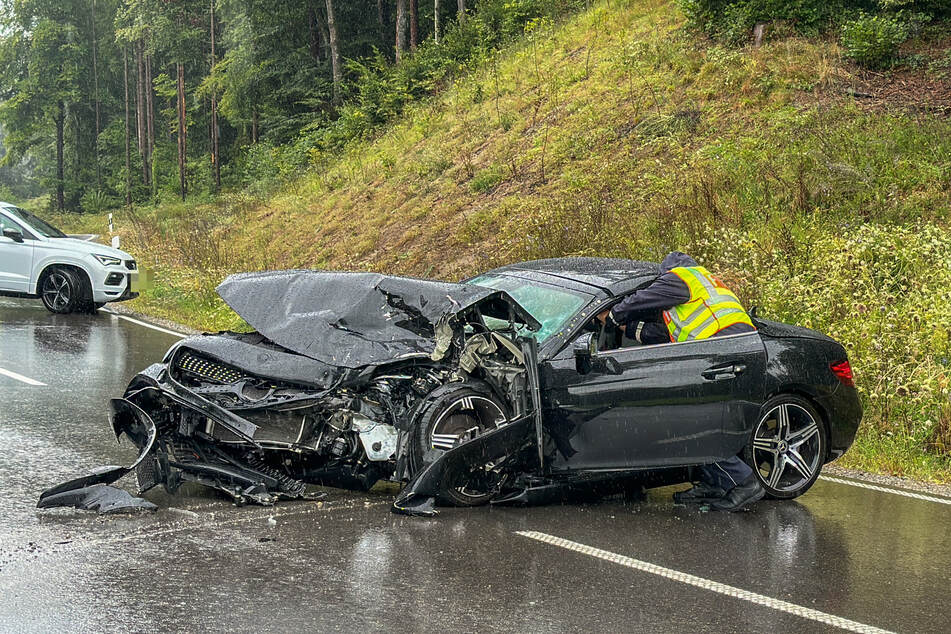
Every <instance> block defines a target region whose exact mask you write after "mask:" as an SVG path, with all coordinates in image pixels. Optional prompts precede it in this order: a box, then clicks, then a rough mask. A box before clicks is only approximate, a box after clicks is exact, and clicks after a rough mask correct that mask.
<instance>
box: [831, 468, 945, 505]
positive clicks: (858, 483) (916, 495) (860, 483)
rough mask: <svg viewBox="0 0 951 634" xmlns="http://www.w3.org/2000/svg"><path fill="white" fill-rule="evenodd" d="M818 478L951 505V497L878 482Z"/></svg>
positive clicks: (832, 477)
mask: <svg viewBox="0 0 951 634" xmlns="http://www.w3.org/2000/svg"><path fill="white" fill-rule="evenodd" d="M819 479H820V480H825V481H826V482H835V483H836V484H847V485H848V486H853V487H859V488H860V489H869V490H871V491H880V492H882V493H894V494H895V495H901V496H904V497H907V498H913V499H915V500H924V501H926V502H937V503H938V504H948V505H951V498H942V497H937V496H934V495H925V494H924V493H913V492H912V491H905V490H904V489H893V488H891V487H884V486H881V485H878V484H869V483H868V482H864V481H859V480H846V479H845V478H838V477H835V476H827V475H820V476H819Z"/></svg>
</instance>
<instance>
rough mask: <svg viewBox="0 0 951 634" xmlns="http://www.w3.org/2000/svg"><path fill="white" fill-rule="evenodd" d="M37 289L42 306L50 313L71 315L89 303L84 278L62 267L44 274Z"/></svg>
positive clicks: (87, 283) (89, 299)
mask: <svg viewBox="0 0 951 634" xmlns="http://www.w3.org/2000/svg"><path fill="white" fill-rule="evenodd" d="M39 289H40V290H39V292H40V298H41V299H42V300H43V305H44V306H46V310H48V311H50V312H51V313H57V314H65V313H71V312H74V311H76V310H82V309H83V308H85V307H86V306H87V305H89V304H90V303H91V297H90V296H91V292H90V289H89V282H88V280H87V279H86V276H85V275H84V274H83V273H80V272H77V271H76V270H75V269H71V268H67V267H64V266H57V267H53V268H51V269H49V270H48V271H47V272H46V273H44V274H43V278H42V279H41V280H40V283H39Z"/></svg>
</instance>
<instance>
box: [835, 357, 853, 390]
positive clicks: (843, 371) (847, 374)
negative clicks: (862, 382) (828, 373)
mask: <svg viewBox="0 0 951 634" xmlns="http://www.w3.org/2000/svg"><path fill="white" fill-rule="evenodd" d="M829 369H830V370H832V374H834V375H835V377H836V378H837V379H839V381H841V382H842V385H845V386H848V387H855V379H854V378H853V377H852V365H851V364H850V363H849V360H848V359H844V360H842V361H835V362H833V363H830V364H829Z"/></svg>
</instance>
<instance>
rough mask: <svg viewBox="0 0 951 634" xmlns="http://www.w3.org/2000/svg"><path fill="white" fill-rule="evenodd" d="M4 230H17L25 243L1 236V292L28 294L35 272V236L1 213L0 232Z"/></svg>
mask: <svg viewBox="0 0 951 634" xmlns="http://www.w3.org/2000/svg"><path fill="white" fill-rule="evenodd" d="M4 228H11V229H17V230H19V231H20V232H21V233H22V234H23V238H24V239H23V242H15V241H14V240H12V239H11V238H7V237H6V236H3V235H0V291H13V292H17V293H28V292H29V290H30V275H31V273H32V271H33V244H34V239H33V234H31V233H30V232H29V231H28V230H26V229H24V228H23V227H22V226H21V225H20V224H18V223H16V222H14V221H13V220H11V219H10V218H8V217H7V216H5V215H3V214H2V213H0V232H2V231H3V229H4Z"/></svg>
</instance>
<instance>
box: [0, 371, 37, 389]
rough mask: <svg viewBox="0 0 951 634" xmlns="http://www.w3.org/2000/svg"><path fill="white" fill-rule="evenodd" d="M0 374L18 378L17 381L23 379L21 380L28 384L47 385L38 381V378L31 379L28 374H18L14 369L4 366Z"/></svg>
mask: <svg viewBox="0 0 951 634" xmlns="http://www.w3.org/2000/svg"><path fill="white" fill-rule="evenodd" d="M0 374H2V375H3V376H8V377H10V378H11V379H16V380H17V381H21V382H23V383H26V384H27V385H39V386H45V385H46V383H41V382H40V381H37V380H36V379H31V378H30V377H28V376H23V375H22V374H17V373H16V372H13V371H11V370H4V369H3V368H0Z"/></svg>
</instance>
